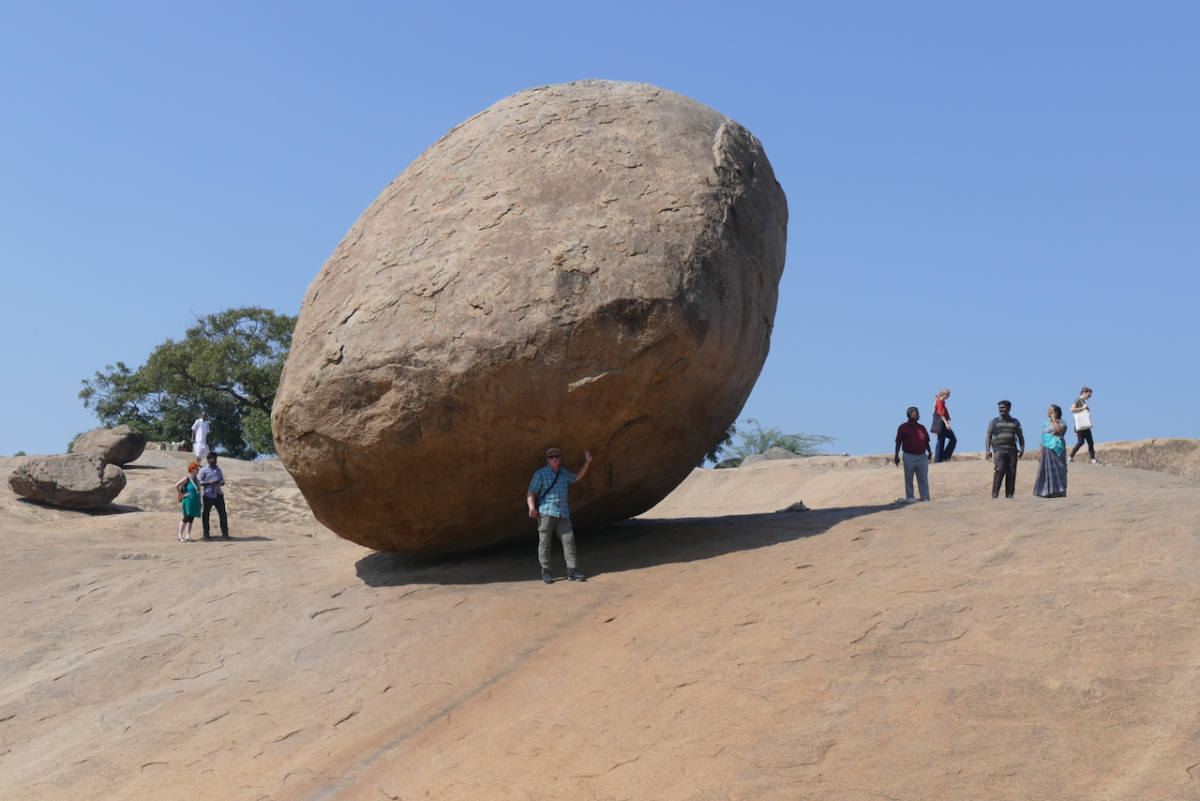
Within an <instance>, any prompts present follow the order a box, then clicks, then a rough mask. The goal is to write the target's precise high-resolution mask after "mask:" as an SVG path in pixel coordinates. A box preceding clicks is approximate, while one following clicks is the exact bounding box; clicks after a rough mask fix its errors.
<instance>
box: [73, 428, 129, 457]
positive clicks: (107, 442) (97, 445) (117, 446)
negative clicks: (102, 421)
mask: <svg viewBox="0 0 1200 801" xmlns="http://www.w3.org/2000/svg"><path fill="white" fill-rule="evenodd" d="M145 450H146V435H145V434H143V433H142V432H141V431H138V430H137V429H136V428H133V427H131V426H116V427H115V428H94V429H92V430H91V431H89V432H87V433H86V434H84V435H83V436H81V437H80V438H79V439H77V440H75V447H74V451H75V453H87V452H88V451H96V452H97V453H99V454H100V456H101V457H103V458H104V461H106V462H108V463H109V464H115V465H120V466H122V467H123V466H125V465H127V464H129V463H130V462H133V461H136V460H137V458H138V457H139V456H141V455H142V453H143V452H144V451H145Z"/></svg>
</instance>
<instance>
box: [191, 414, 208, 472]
mask: <svg viewBox="0 0 1200 801" xmlns="http://www.w3.org/2000/svg"><path fill="white" fill-rule="evenodd" d="M211 430H212V426H210V425H209V424H208V412H201V413H200V418H199V419H198V420H196V422H194V423H192V448H194V449H195V452H196V461H200V460H201V459H203V458H204V457H205V456H208V432H209V431H211Z"/></svg>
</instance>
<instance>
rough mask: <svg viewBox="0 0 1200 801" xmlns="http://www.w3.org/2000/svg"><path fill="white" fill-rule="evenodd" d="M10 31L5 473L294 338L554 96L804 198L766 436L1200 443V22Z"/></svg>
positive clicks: (816, 18)
mask: <svg viewBox="0 0 1200 801" xmlns="http://www.w3.org/2000/svg"><path fill="white" fill-rule="evenodd" d="M745 9H746V10H742V11H736V10H734V8H733V6H732V5H730V4H728V3H710V2H695V1H693V2H687V3H683V2H671V3H665V2H664V3H655V2H639V3H631V2H610V3H605V4H590V3H577V4H569V3H550V2H536V3H529V2H527V3H521V2H514V3H506V4H495V3H456V2H442V3H437V4H427V3H426V4H415V3H413V4H410V3H402V2H396V3H353V2H347V3H337V4H334V3H327V4H318V3H305V2H289V3H282V2H280V3H255V2H248V3H225V2H210V3H206V4H203V5H201V4H194V5H191V6H184V5H182V4H162V3H126V2H115V3H110V4H94V3H57V2H44V3H36V4H35V3H24V4H10V7H9V8H8V9H7V10H6V12H5V20H4V23H3V25H0V110H2V113H0V145H2V147H0V265H2V266H0V270H2V271H3V284H2V286H3V291H2V293H0V298H2V300H0V303H2V304H3V305H2V306H0V340H2V341H3V343H4V344H5V345H6V347H4V348H3V356H2V357H0V358H2V359H3V370H2V375H3V376H4V382H3V390H2V391H0V454H2V455H11V454H12V453H14V452H16V451H17V450H24V451H27V452H29V453H56V452H61V451H62V450H63V449H64V448H65V447H66V444H67V442H69V441H70V439H71V437H72V436H73V435H74V434H76V433H78V432H80V431H84V430H87V429H89V428H92V427H94V426H95V425H97V422H96V420H95V418H94V417H93V416H92V415H91V413H90V412H89V411H88V410H87V409H84V408H83V405H82V403H81V402H80V401H79V400H78V398H77V394H78V391H79V389H80V381H81V380H82V379H84V378H88V377H90V376H91V375H92V374H93V373H94V372H95V371H96V370H100V369H103V368H104V366H105V365H107V364H112V363H114V362H116V361H118V360H120V361H124V362H125V363H126V364H128V365H130V366H131V367H132V366H136V365H139V364H141V363H142V362H143V361H144V360H145V358H146V356H147V355H148V354H149V353H150V351H151V350H152V349H153V348H154V347H155V346H156V345H157V344H159V343H161V342H162V341H164V340H165V339H166V338H168V337H173V338H178V337H180V336H181V335H182V333H183V331H184V329H185V328H186V327H187V326H188V325H189V324H190V323H191V322H193V321H194V319H195V317H196V316H198V315H204V314H210V313H212V312H215V311H218V310H220V309H222V308H227V307H231V306H242V305H262V306H267V307H270V308H274V309H276V310H279V311H282V312H287V313H290V314H294V313H296V312H297V310H298V309H299V305H300V301H301V300H302V298H303V296H304V293H305V291H306V289H307V287H308V285H309V283H310V282H311V281H312V279H313V278H314V277H315V276H316V274H317V271H318V270H319V269H320V267H321V265H322V263H323V262H324V261H325V259H326V258H327V257H328V256H329V254H330V252H331V251H332V250H333V248H334V247H335V246H336V244H337V243H338V241H339V240H340V239H341V237H342V236H343V234H344V233H345V232H346V230H347V229H348V228H349V227H350V226H351V225H352V224H353V222H354V220H355V219H356V218H357V217H358V215H359V214H360V213H361V212H362V211H363V210H364V209H365V208H366V207H367V205H368V204H369V203H370V202H371V201H372V200H373V199H374V198H375V196H376V195H377V194H378V193H379V192H380V191H381V190H382V189H383V188H384V187H385V186H386V185H387V184H388V182H390V181H391V180H392V179H393V178H394V177H395V176H396V175H398V174H399V173H400V172H401V171H402V170H403V169H404V168H405V167H406V166H407V165H408V164H409V163H410V162H411V161H412V160H413V159H414V158H416V157H417V156H418V155H419V154H420V153H421V151H423V150H424V149H425V148H426V147H428V146H429V145H430V144H431V143H433V142H434V141H435V140H436V139H437V138H438V137H439V136H441V135H442V134H443V133H445V132H446V131H447V130H448V129H449V128H451V127H452V126H454V125H456V124H457V123H459V122H461V121H462V120H464V119H466V118H467V117H469V116H470V115H472V114H475V113H476V112H478V111H481V110H482V109H484V108H486V107H487V106H489V105H491V104H492V103H494V102H496V101H497V100H499V99H501V98H503V97H505V96H507V95H510V94H513V93H514V92H518V91H520V90H522V89H526V88H529V87H531V86H540V85H543V84H552V83H562V82H566V81H571V80H577V79H582V78H606V79H612V80H630V81H644V82H647V83H652V84H655V85H657V86H661V87H663V88H666V89H670V90H672V91H675V92H679V93H681V94H684V95H688V96H690V97H692V98H695V99H696V100H699V101H700V102H702V103H705V104H707V105H709V106H712V107H713V108H715V109H717V110H718V111H720V112H722V113H724V114H726V115H727V116H729V117H732V118H733V119H735V120H737V121H738V122H740V123H742V124H743V125H745V126H746V127H747V128H749V129H750V130H751V131H753V132H754V133H755V134H756V135H757V136H758V137H759V139H761V140H762V142H763V144H764V146H765V148H766V150H767V154H768V156H769V157H770V159H771V162H772V164H773V165H774V168H775V172H776V175H777V177H778V178H779V180H780V182H781V183H782V185H783V187H784V190H785V191H786V192H787V195H788V201H789V207H790V214H791V219H790V224H789V230H788V233H789V236H788V263H787V268H786V270H785V272H784V278H783V281H782V284H781V286H780V297H779V309H778V314H777V318H776V326H775V331H774V335H773V339H772V350H771V355H770V357H769V358H768V360H767V363H766V366H765V368H764V369H763V373H762V376H761V378H760V379H759V382H758V385H757V386H756V388H755V390H754V392H753V394H752V395H751V397H750V400H749V402H748V403H747V404H746V407H745V409H744V410H743V413H742V415H741V417H742V418H746V417H753V418H756V419H758V420H759V421H761V422H762V424H763V425H765V426H778V427H780V428H782V429H783V430H784V431H786V432H801V431H802V432H807V433H814V434H829V435H833V436H837V437H838V438H839V440H838V442H836V443H834V445H833V446H831V447H832V449H835V450H838V451H847V452H850V453H880V452H888V451H890V450H891V447H892V446H891V443H892V440H893V438H894V435H895V429H896V426H897V425H898V424H899V423H901V422H903V420H904V410H905V408H906V407H908V406H910V405H917V406H919V407H920V408H921V410H922V418H923V420H924V421H925V422H928V421H929V418H930V415H931V410H932V406H933V395H934V393H935V392H936V391H937V389H939V388H940V387H943V386H946V387H949V388H950V389H951V390H952V391H953V396H952V398H951V400H950V410H951V413H952V415H953V417H954V420H955V423H956V429H957V431H958V433H959V437H960V445H959V449H960V450H978V449H980V447H981V446H982V443H983V435H984V427H985V425H986V421H987V420H988V419H990V417H991V416H992V415H994V413H995V402H996V401H997V400H999V399H1000V398H1008V399H1011V400H1012V401H1013V403H1014V409H1013V414H1014V415H1016V416H1017V417H1019V418H1022V419H1023V420H1024V422H1025V423H1026V425H1027V426H1029V425H1030V424H1036V423H1040V421H1041V420H1042V419H1043V413H1044V410H1045V408H1046V406H1047V405H1048V404H1050V403H1058V404H1060V405H1062V406H1064V407H1065V406H1067V405H1069V404H1070V402H1071V401H1072V399H1073V398H1074V397H1075V396H1076V394H1077V390H1078V389H1079V386H1080V384H1088V385H1089V386H1091V387H1093V388H1094V389H1095V391H1096V392H1095V397H1094V398H1093V401H1092V408H1093V418H1094V421H1095V426H1096V428H1095V431H1096V436H1097V439H1098V440H1100V441H1106V440H1116V439H1145V438H1150V437H1171V436H1175V437H1193V438H1200V415H1194V414H1191V413H1190V412H1188V411H1187V409H1188V408H1189V407H1190V404H1191V402H1192V399H1193V398H1194V397H1195V396H1196V395H1197V389H1198V388H1200V387H1198V384H1200V379H1198V378H1197V370H1196V359H1195V357H1194V350H1195V348H1196V346H1197V345H1196V343H1197V340H1198V339H1200V337H1198V336H1197V334H1198V333H1200V331H1198V329H1200V323H1198V322H1197V320H1198V315H1197V313H1196V302H1197V296H1198V293H1197V289H1200V278H1198V277H1197V267H1198V266H1200V92H1198V91H1197V87H1200V48H1197V47H1196V46H1195V43H1196V41H1198V40H1200V4H1195V3H1183V2H1178V3H1173V2H1157V3H1153V4H1146V3H1132V2H1128V3H1113V2H1089V3H1082V2H1078V3H1071V2H1060V3H1049V4H1047V3H1028V2H1009V3H1003V4H1001V3H992V4H966V3H951V2H937V3H934V2H913V3H904V4H900V3H882V2H873V3H866V2H839V3H820V4H816V3H804V2H788V3H782V2H780V3H760V4H757V5H754V6H746V7H745Z"/></svg>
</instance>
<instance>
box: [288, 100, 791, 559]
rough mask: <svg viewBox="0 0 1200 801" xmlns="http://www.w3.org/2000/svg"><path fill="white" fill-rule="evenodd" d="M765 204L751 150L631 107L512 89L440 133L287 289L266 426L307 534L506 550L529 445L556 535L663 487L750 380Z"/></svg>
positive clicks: (693, 121) (773, 238)
mask: <svg viewBox="0 0 1200 801" xmlns="http://www.w3.org/2000/svg"><path fill="white" fill-rule="evenodd" d="M786 226H787V204H786V199H785V198H784V194H783V191H782V189H781V188H780V186H779V184H778V183H777V182H776V180H775V176H774V173H773V172H772V170H771V166H770V164H769V163H768V162H767V158H766V155H765V154H764V153H763V149H762V146H761V144H760V143H759V142H758V140H757V139H755V138H754V137H753V136H752V135H751V134H750V133H749V132H748V131H746V130H745V129H744V128H742V127H741V126H740V125H738V124H737V123H735V122H733V121H732V120H730V119H727V118H726V117H723V116H722V115H720V114H718V113H717V112H715V111H713V110H712V109H710V108H707V107H705V106H703V105H701V104H699V103H696V102H695V101H693V100H689V99H688V98H686V97H682V96H680V95H677V94H673V93H671V92H666V91H663V90H661V89H656V88H655V87H652V86H648V85H645V84H628V83H611V82H605V81H582V82H579V83H573V84H566V85H562V86H550V87H542V88H539V89H530V90H528V91H525V92H521V93H520V94H517V95H514V96H512V97H510V98H507V99H505V100H503V101H501V102H499V103H497V104H496V105H495V106H493V107H492V108H490V109H488V110H486V111H484V112H483V113H481V114H479V115H477V116H475V117H472V118H471V119H469V120H467V121H466V122H465V123H463V124H462V125H460V126H458V127H456V128H454V129H453V130H452V131H450V132H449V133H448V134H447V135H446V136H444V137H443V138H442V139H441V140H439V141H438V142H437V143H435V144H434V145H433V146H432V147H430V148H429V150H427V151H426V152H425V153H424V154H422V155H421V156H420V157H419V158H418V159H417V160H416V161H415V162H413V164H412V165H410V166H409V168H408V169H407V170H405V171H404V173H403V174H401V175H400V176H399V177H398V178H397V179H396V180H395V181H393V182H392V184H391V185H390V186H388V188H387V189H386V190H384V192H383V193H382V194H381V195H380V196H379V198H378V199H377V200H376V201H375V202H374V203H373V204H372V205H371V207H370V208H369V209H367V211H366V212H365V213H364V214H363V216H362V217H361V218H360V219H359V220H358V222H357V223H356V224H355V225H354V227H353V228H352V229H351V230H350V232H349V233H348V234H347V235H346V238H345V239H344V240H343V241H342V243H341V244H340V245H339V246H338V248H337V249H336V250H335V251H334V253H333V255H332V256H331V257H330V259H329V261H328V262H327V263H326V264H325V266H324V268H323V269H322V270H321V273H320V274H319V275H318V276H317V278H316V280H315V281H314V282H313V284H312V286H311V287H310V288H309V291H308V295H307V297H306V298H305V301H304V305H303V307H302V309H301V313H300V320H299V324H298V326H297V329H296V333H295V337H294V340H293V347H292V351H291V355H290V356H289V358H288V362H287V366H286V368H285V370H284V375H283V379H282V382H281V385H280V388H279V394H278V396H277V399H276V403H275V413H274V417H273V423H274V431H275V438H276V446H277V448H278V451H279V454H280V456H281V457H282V458H283V461H284V463H285V465H286V466H287V469H288V470H289V471H290V472H291V474H292V475H293V476H294V477H295V479H296V483H297V485H298V486H299V487H300V489H301V490H302V491H303V493H304V494H305V496H306V497H307V498H308V501H309V503H310V504H311V506H312V508H313V511H314V512H315V514H316V516H317V518H318V519H319V520H320V521H321V522H322V523H324V524H325V525H326V526H328V527H329V528H331V529H333V530H334V531H335V532H337V533H338V534H340V535H341V536H343V537H345V538H347V539H350V540H353V541H354V542H357V543H360V544H362V545H366V546H368V547H371V548H376V549H379V550H390V551H397V552H408V553H438V552H452V551H456V550H465V549H468V548H472V547H477V546H481V545H485V544H488V543H492V542H496V541H499V540H502V539H505V538H509V537H513V536H528V535H529V532H530V531H531V526H532V523H531V521H530V520H529V519H528V517H527V516H526V515H525V501H524V496H525V489H526V487H527V486H528V483H529V479H530V476H531V474H532V473H533V471H534V470H535V469H537V468H538V467H540V466H541V465H543V464H544V461H543V459H542V454H543V452H544V450H545V449H546V448H547V447H548V446H550V445H558V446H559V447H561V448H563V449H564V451H565V453H566V456H567V458H566V465H567V466H568V467H571V468H578V466H579V464H580V463H581V461H582V458H581V457H582V452H583V450H584V449H585V448H590V449H593V450H594V452H595V456H596V461H595V463H594V464H593V466H592V468H591V472H590V473H589V474H588V476H587V477H586V479H585V480H584V481H583V482H580V483H579V484H576V485H575V486H574V487H572V489H571V499H572V509H573V511H572V516H573V518H574V520H575V523H576V527H577V528H578V527H587V526H589V525H592V524H596V523H603V522H607V521H612V520H618V519H622V518H626V517H629V516H631V515H635V514H637V513H639V512H642V511H644V510H645V509H648V508H649V507H651V506H653V505H654V504H655V503H656V502H657V501H658V500H660V499H661V498H662V497H664V496H665V495H666V494H667V493H668V492H670V490H671V489H672V488H674V487H675V486H676V485H677V484H679V482H680V481H682V480H683V479H684V478H685V477H686V476H687V474H688V472H689V471H690V470H691V469H692V468H693V467H695V466H696V465H697V464H698V463H699V462H700V459H701V457H702V456H703V454H704V452H705V451H706V450H707V449H708V447H709V446H710V445H711V444H712V443H713V442H715V441H716V440H717V439H719V438H720V436H721V434H723V433H724V431H725V430H726V429H727V428H728V426H729V424H730V423H731V422H732V421H733V419H734V418H735V417H736V415H737V413H738V412H739V411H740V409H741V407H742V405H743V403H744V402H745V400H746V397H747V395H748V394H749V392H750V390H751V388H752V387H753V385H754V381H755V379H756V378H757V376H758V373H759V370H760V369H761V367H762V364H763V360H764V359H765V358H766V355H767V349H768V345H769V338H770V332H771V326H772V323H773V319H774V315H775V304H776V297H777V285H778V281H779V278H780V275H781V273H782V270H783V263H784V249H785V240H786Z"/></svg>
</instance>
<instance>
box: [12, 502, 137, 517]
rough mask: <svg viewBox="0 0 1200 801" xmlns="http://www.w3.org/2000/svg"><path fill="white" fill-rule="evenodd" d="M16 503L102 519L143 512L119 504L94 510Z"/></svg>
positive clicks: (107, 505) (37, 503)
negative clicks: (108, 516)
mask: <svg viewBox="0 0 1200 801" xmlns="http://www.w3.org/2000/svg"><path fill="white" fill-rule="evenodd" d="M16 502H17V503H19V504H22V505H25V506H35V507H37V508H39V509H52V510H54V511H55V512H72V513H74V514H79V515H87V516H88V517H104V516H106V515H124V514H129V513H130V512H144V511H145V510H144V509H142V508H141V507H140V506H127V505H125V504H120V503H106V504H104V505H103V506H97V507H95V508H94V509H77V508H75V507H73V506H59V505H57V504H53V503H49V502H47V501H35V500H33V499H32V498H20V497H18V498H17V499H16Z"/></svg>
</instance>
